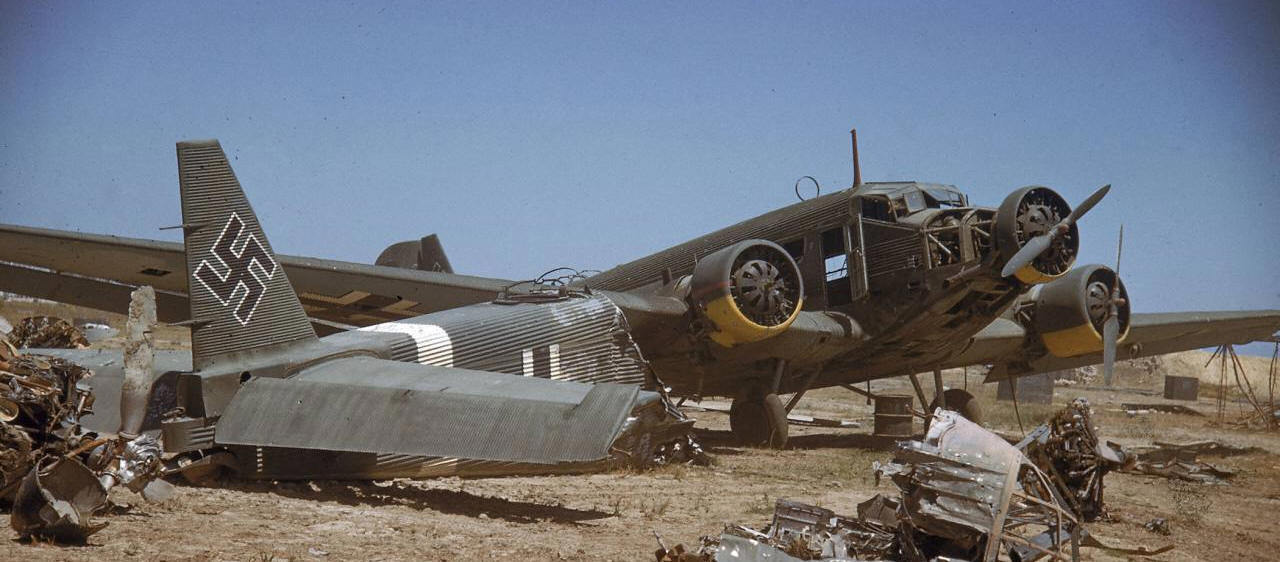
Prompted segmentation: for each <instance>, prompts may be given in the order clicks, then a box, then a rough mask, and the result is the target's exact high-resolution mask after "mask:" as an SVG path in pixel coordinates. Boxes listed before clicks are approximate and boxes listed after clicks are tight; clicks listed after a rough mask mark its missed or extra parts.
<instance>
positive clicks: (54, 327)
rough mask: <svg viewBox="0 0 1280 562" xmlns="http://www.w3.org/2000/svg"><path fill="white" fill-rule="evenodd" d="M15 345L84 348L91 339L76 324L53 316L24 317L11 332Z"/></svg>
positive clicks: (11, 338)
mask: <svg viewBox="0 0 1280 562" xmlns="http://www.w3.org/2000/svg"><path fill="white" fill-rule="evenodd" d="M9 341H10V342H11V343H13V346H14V347H18V348H24V347H44V348H56V349H83V348H86V347H89V340H87V339H85V337H84V333H83V332H81V331H80V329H79V328H76V327H75V325H74V324H72V323H71V322H68V321H66V320H63V319H61V318H57V317H53V316H32V317H29V318H23V319H22V320H20V321H19V322H18V325H17V326H14V327H13V331H12V332H9Z"/></svg>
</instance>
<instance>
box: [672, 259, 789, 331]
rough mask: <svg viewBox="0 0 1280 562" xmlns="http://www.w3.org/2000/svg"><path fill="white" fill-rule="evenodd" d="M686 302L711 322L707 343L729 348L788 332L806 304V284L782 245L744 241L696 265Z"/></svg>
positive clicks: (699, 261) (701, 260)
mask: <svg viewBox="0 0 1280 562" xmlns="http://www.w3.org/2000/svg"><path fill="white" fill-rule="evenodd" d="M689 298H690V300H691V301H692V303H693V306H694V307H695V308H696V309H697V310H698V311H699V312H700V313H701V314H702V315H703V316H704V317H705V318H706V319H707V320H709V321H710V323H711V326H712V330H711V332H710V334H709V335H710V337H711V339H712V340H714V341H715V342H716V343H718V344H720V345H723V346H725V347H732V346H734V345H738V344H742V343H750V342H756V341H760V340H764V339H767V338H770V337H773V336H776V335H778V334H780V333H782V332H784V331H786V329H787V327H789V326H790V325H791V323H792V322H793V321H795V319H796V316H797V315H799V314H800V308H801V307H802V306H803V304H804V283H803V282H802V280H801V278H800V268H799V267H797V266H796V262H795V260H793V259H791V255H790V254H788V253H787V252H786V250H783V249H782V247H781V246H779V245H777V244H774V243H773V242H770V241H768V240H744V241H742V242H739V243H737V244H734V245H732V246H729V247H726V248H722V249H720V250H717V251H716V252H714V253H712V254H710V255H708V256H706V257H704V258H702V259H700V260H698V264H697V265H696V266H694V268H693V275H692V277H691V279H690V287H689Z"/></svg>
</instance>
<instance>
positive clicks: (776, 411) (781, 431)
mask: <svg viewBox="0 0 1280 562" xmlns="http://www.w3.org/2000/svg"><path fill="white" fill-rule="evenodd" d="M729 428H730V430H732V431H733V437H734V438H735V439H736V440H737V441H738V442H739V443H742V444H744V445H752V446H757V447H769V448H770V449H781V448H783V447H785V446H786V445H787V409H786V407H785V406H783V404H782V400H779V399H778V395H777V394H773V393H769V394H765V393H763V392H754V393H749V394H747V395H745V396H741V397H739V398H736V399H734V401H733V406H731V407H729Z"/></svg>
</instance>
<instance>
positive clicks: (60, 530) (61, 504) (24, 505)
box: [9, 457, 107, 543]
mask: <svg viewBox="0 0 1280 562" xmlns="http://www.w3.org/2000/svg"><path fill="white" fill-rule="evenodd" d="M106 504H107V490H106V488H104V487H103V486H102V484H101V483H100V482H99V481H98V478H97V476H95V475H94V473H93V471H91V470H89V468H88V467H86V466H85V465H84V464H81V463H80V461H78V460H75V459H71V458H58V457H46V458H45V459H44V460H42V461H41V462H40V464H39V465H37V466H36V467H35V468H32V469H31V471H30V472H29V473H27V476H26V477H25V478H23V479H22V484H21V485H20V486H18V492H17V495H16V497H15V498H14V502H13V513H12V515H11V516H10V518H9V524H10V525H11V526H12V527H13V530H14V531H17V533H18V536H19V537H23V538H27V537H32V538H39V539H45V540H54V541H57V542H63V543H83V542H84V541H85V539H86V538H88V537H89V535H92V534H94V533H96V532H98V531H101V530H102V529H103V527H106V526H107V524H106V523H93V522H92V521H91V520H90V517H91V516H92V515H93V513H94V512H96V511H98V510H99V509H101V508H102V507H104V506H105V505H106Z"/></svg>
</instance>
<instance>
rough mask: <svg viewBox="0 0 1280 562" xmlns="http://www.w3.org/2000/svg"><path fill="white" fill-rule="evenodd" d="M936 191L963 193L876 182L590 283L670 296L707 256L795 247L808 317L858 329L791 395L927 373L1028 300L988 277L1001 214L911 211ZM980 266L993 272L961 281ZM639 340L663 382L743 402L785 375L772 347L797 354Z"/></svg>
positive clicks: (817, 361) (809, 364)
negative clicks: (747, 247) (756, 244)
mask: <svg viewBox="0 0 1280 562" xmlns="http://www.w3.org/2000/svg"><path fill="white" fill-rule="evenodd" d="M929 190H934V191H940V190H946V192H948V193H957V194H958V192H955V191H954V188H951V187H949V186H937V185H933V184H920V183H914V182H910V183H884V184H865V185H864V186H862V187H860V188H857V189H852V188H851V189H847V190H843V191H839V192H836V193H832V194H829V195H825V196H822V197H817V198H814V199H810V200H807V201H803V202H800V203H796V204H793V205H790V206H788V207H785V208H782V209H779V210H776V211H773V212H770V213H766V214H764V215H761V216H759V217H756V218H753V219H750V220H747V221H744V222H741V223H738V224H736V225H733V226H730V227H727V228H724V229H721V230H718V231H715V232H712V233H710V234H707V235H705V236H702V237H699V238H697V239H694V240H691V241H689V242H686V243H683V244H680V245H678V246H675V247H672V248H669V249H667V250H663V251H660V252H657V253H655V254H652V255H650V256H646V257H644V258H640V259H638V260H635V261H632V262H630V263H627V264H623V265H620V266H618V267H615V268H613V269H610V270H608V271H605V272H603V273H601V274H599V275H596V276H593V277H591V278H589V279H588V280H587V281H586V282H585V283H584V284H585V285H586V286H589V287H591V288H593V289H603V290H608V291H620V292H628V293H639V294H652V293H661V292H663V291H668V290H670V287H671V286H672V284H671V283H666V282H664V279H666V280H678V279H679V278H680V277H681V276H683V275H689V274H690V273H691V272H692V271H693V268H694V266H695V265H696V264H697V261H698V259H699V258H700V257H701V256H706V255H708V254H710V253H712V252H715V251H716V250H719V249H720V248H724V247H726V246H729V245H731V244H734V243H737V242H741V241H743V240H749V239H765V240H769V241H772V242H775V243H777V244H779V245H781V246H783V247H784V248H786V249H787V250H788V252H790V253H791V255H792V257H793V258H794V259H795V260H796V262H797V265H798V266H799V267H800V269H801V273H802V277H803V279H804V285H805V306H804V308H805V311H806V314H808V315H810V316H811V317H813V318H814V319H815V321H816V322H819V323H821V322H835V323H840V324H844V325H846V326H848V327H849V329H848V333H847V334H845V336H847V337H832V338H830V339H828V340H827V341H824V342H822V344H821V346H819V347H821V349H822V350H823V352H818V353H813V354H811V355H809V356H808V357H801V358H799V360H794V359H793V360H792V361H791V363H792V365H791V367H792V368H791V369H789V370H788V373H787V374H786V376H784V378H783V380H782V381H781V385H780V387H779V391H781V392H790V391H794V390H797V389H798V388H799V387H801V386H802V385H803V384H804V381H805V380H806V379H808V378H809V376H810V375H812V374H813V371H814V370H820V372H819V373H818V374H817V375H816V378H815V379H814V380H813V381H812V384H813V385H814V386H829V385H834V384H840V383H851V382H860V381H864V380H871V379H875V378H882V377H890V376H898V375H903V374H906V373H910V372H917V371H920V370H927V369H929V368H932V367H934V366H936V365H939V364H942V363H943V362H944V361H945V360H946V359H947V358H948V357H951V356H954V355H957V354H959V353H961V352H962V351H963V350H964V349H965V348H966V347H967V346H968V344H969V342H970V338H972V336H973V335H974V334H976V333H977V332H978V331H980V330H981V329H982V328H983V327H984V326H986V325H987V324H989V323H990V322H991V321H992V320H993V319H995V318H996V317H998V316H1000V315H1001V314H1002V313H1004V312H1005V311H1006V310H1007V309H1008V307H1009V305H1010V304H1011V303H1013V301H1014V300H1015V299H1016V298H1017V296H1018V294H1019V290H1020V288H1019V287H1017V286H1015V285H1011V284H1009V283H1007V282H1006V281H1005V280H1004V279H1002V278H1000V277H999V275H996V274H994V272H991V271H989V270H990V269H991V268H989V267H986V265H989V263H990V259H991V258H992V257H993V256H991V254H992V252H994V249H993V246H994V244H992V242H991V240H990V234H991V225H990V223H991V217H992V214H993V213H994V210H993V209H989V208H975V207H968V206H967V203H966V204H964V205H955V204H954V203H955V202H954V201H953V202H952V203H953V204H952V205H950V206H948V205H939V204H931V203H934V201H933V200H932V199H927V200H926V199H921V201H925V203H924V204H923V205H921V206H919V207H917V208H908V202H907V201H906V197H904V196H902V194H909V193H921V192H926V191H929ZM960 197H961V199H960V201H963V199H962V196H960ZM984 260H986V261H984ZM973 268H981V271H979V272H978V274H977V275H970V276H966V277H964V278H963V279H954V278H955V276H956V275H957V274H959V273H960V272H961V271H965V270H967V269H973ZM949 279H950V281H949ZM673 282H674V281H673ZM824 317H825V318H824ZM634 336H635V338H636V340H637V342H639V343H640V346H641V349H643V350H644V353H645V355H646V357H647V358H648V359H650V360H651V361H652V362H653V364H654V366H655V369H656V370H657V372H658V375H659V376H660V377H661V378H662V380H663V381H664V382H665V383H667V384H669V385H671V386H672V387H673V389H674V392H675V393H676V394H682V395H690V394H706V395H724V396H734V395H736V394H737V393H739V392H741V391H742V389H743V388H744V387H746V386H747V385H750V384H754V383H755V382H756V381H757V379H771V378H772V377H773V376H774V375H773V370H774V362H773V361H770V360H768V359H769V351H770V348H771V347H773V346H774V345H785V346H788V347H794V346H795V345H796V342H794V341H787V342H775V343H774V344H771V343H770V340H766V341H763V342H758V343H755V344H751V345H745V346H739V347H735V348H731V349H725V348H722V347H717V346H715V344H707V343H704V342H696V341H692V340H691V339H690V338H688V337H676V336H675V335H673V333H672V330H671V329H670V327H666V326H653V327H643V328H638V329H637V330H635V332H634ZM681 336H684V334H681ZM815 337H821V336H815ZM699 346H703V347H705V348H707V349H708V353H703V354H701V356H702V357H704V358H705V359H706V360H703V361H695V362H694V363H693V364H691V363H690V361H689V357H690V356H691V354H692V355H694V356H697V355H699V354H698V353H697V348H698V347H699ZM778 355H779V356H784V355H792V354H790V353H786V354H784V353H779V354H778Z"/></svg>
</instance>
